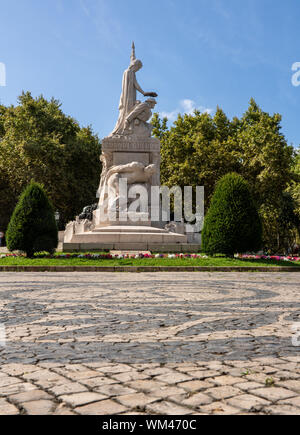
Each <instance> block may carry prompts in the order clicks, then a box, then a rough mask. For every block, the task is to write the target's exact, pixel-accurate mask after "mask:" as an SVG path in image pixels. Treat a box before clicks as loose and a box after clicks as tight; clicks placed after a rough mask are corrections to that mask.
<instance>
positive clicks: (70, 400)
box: [59, 392, 107, 408]
mask: <svg viewBox="0 0 300 435" xmlns="http://www.w3.org/2000/svg"><path fill="white" fill-rule="evenodd" d="M59 399H60V400H62V401H63V402H64V403H66V404H67V405H70V406H72V407H73V408H75V407H77V406H81V405H88V404H89V403H93V402H99V401H100V400H104V399H107V396H104V395H103V394H98V393H90V392H83V393H75V394H68V395H63V396H60V397H59Z"/></svg>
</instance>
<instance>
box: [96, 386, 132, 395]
mask: <svg viewBox="0 0 300 435" xmlns="http://www.w3.org/2000/svg"><path fill="white" fill-rule="evenodd" d="M95 391H98V392H99V393H101V394H105V395H106V396H110V397H113V396H123V395H127V394H131V393H135V391H134V389H132V388H129V387H125V386H124V385H121V384H111V385H101V387H97V388H95Z"/></svg>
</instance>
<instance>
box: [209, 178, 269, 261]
mask: <svg viewBox="0 0 300 435" xmlns="http://www.w3.org/2000/svg"><path fill="white" fill-rule="evenodd" d="M261 246H262V225H261V220H260V217H259V214H258V211H257V209H256V207H255V204H254V202H253V199H252V196H251V193H250V190H249V187H248V184H247V182H246V180H244V178H243V177H241V176H240V175H238V174H236V173H230V174H227V175H225V176H224V177H223V178H221V180H220V181H219V182H218V184H217V186H216V189H215V192H214V194H213V197H212V200H211V203H210V207H209V210H208V212H207V215H206V216H205V219H204V227H203V231H202V250H203V251H204V252H206V253H207V254H210V255H214V254H225V255H227V256H233V255H234V254H235V253H243V252H249V251H251V252H252V251H258V250H259V249H261Z"/></svg>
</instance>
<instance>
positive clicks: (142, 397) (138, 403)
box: [117, 393, 158, 408]
mask: <svg viewBox="0 0 300 435" xmlns="http://www.w3.org/2000/svg"><path fill="white" fill-rule="evenodd" d="M117 399H118V402H120V403H121V404H122V405H124V406H127V407H128V408H144V407H145V406H146V405H148V404H149V403H153V402H156V401H157V400H158V399H157V397H151V396H149V395H146V394H144V393H133V394H127V395H124V396H119V397H118V398H117Z"/></svg>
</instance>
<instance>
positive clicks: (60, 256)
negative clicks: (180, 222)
mask: <svg viewBox="0 0 300 435" xmlns="http://www.w3.org/2000/svg"><path fill="white" fill-rule="evenodd" d="M9 257H25V254H1V255H0V259H3V258H9ZM34 258H46V259H72V258H83V259H87V260H115V259H144V258H145V259H147V258H168V259H176V258H182V259H185V258H186V259H201V258H202V259H207V258H209V257H208V256H207V255H204V254H142V253H140V254H120V255H118V254H108V253H107V254H106V253H101V254H93V253H86V254H76V253H72V254H67V253H62V254H55V255H50V254H47V253H38V254H36V255H35V256H34ZM235 258H236V259H241V260H243V259H244V260H272V261H292V262H298V261H299V262H300V257H291V256H280V255H248V254H237V255H235Z"/></svg>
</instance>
